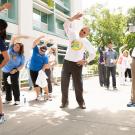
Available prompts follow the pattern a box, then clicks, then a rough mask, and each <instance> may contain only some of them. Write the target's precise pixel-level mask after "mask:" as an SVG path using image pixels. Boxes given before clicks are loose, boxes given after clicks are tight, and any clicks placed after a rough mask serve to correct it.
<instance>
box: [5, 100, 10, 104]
mask: <svg viewBox="0 0 135 135" xmlns="http://www.w3.org/2000/svg"><path fill="white" fill-rule="evenodd" d="M11 103H12V101H7V100H5V101H4V102H3V104H11Z"/></svg>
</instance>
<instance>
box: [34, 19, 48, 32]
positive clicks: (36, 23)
mask: <svg viewBox="0 0 135 135" xmlns="http://www.w3.org/2000/svg"><path fill="white" fill-rule="evenodd" d="M33 26H34V27H35V28H38V29H40V30H44V31H48V24H46V23H43V22H40V21H37V20H33Z"/></svg>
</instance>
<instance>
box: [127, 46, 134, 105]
mask: <svg viewBox="0 0 135 135" xmlns="http://www.w3.org/2000/svg"><path fill="white" fill-rule="evenodd" d="M131 72H132V88H131V102H130V103H128V104H127V107H135V47H134V49H133V52H132V64H131Z"/></svg>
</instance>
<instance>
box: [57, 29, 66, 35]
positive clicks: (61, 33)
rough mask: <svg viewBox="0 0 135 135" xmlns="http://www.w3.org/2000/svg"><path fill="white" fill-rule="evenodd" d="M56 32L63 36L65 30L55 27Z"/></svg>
mask: <svg viewBox="0 0 135 135" xmlns="http://www.w3.org/2000/svg"><path fill="white" fill-rule="evenodd" d="M56 33H57V34H59V35H63V36H65V31H64V30H62V29H59V28H56Z"/></svg>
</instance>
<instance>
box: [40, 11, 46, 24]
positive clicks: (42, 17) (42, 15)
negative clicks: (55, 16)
mask: <svg viewBox="0 0 135 135" xmlns="http://www.w3.org/2000/svg"><path fill="white" fill-rule="evenodd" d="M41 22H43V23H47V14H45V13H43V12H41Z"/></svg>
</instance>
